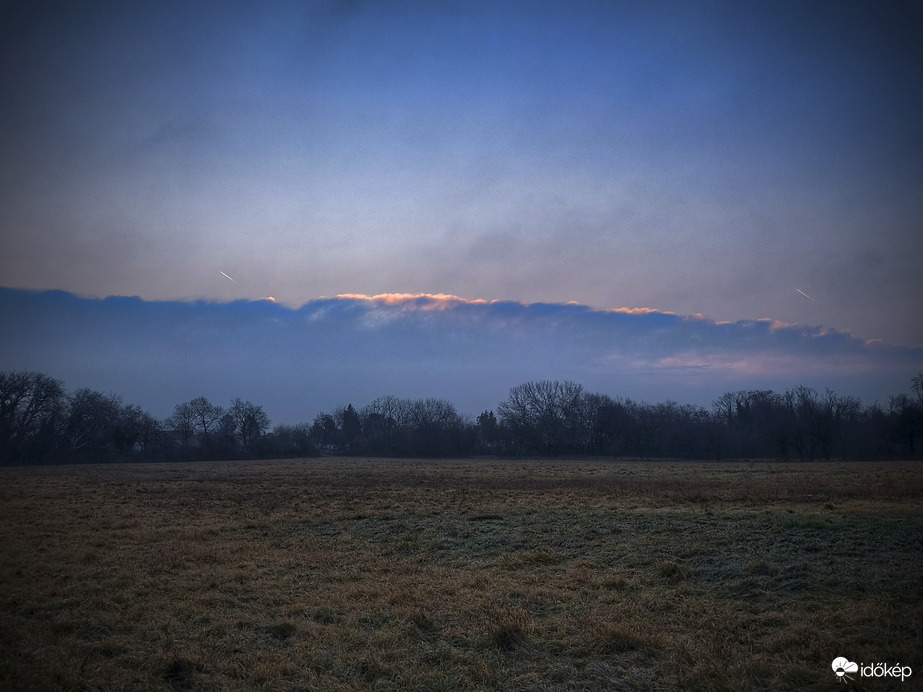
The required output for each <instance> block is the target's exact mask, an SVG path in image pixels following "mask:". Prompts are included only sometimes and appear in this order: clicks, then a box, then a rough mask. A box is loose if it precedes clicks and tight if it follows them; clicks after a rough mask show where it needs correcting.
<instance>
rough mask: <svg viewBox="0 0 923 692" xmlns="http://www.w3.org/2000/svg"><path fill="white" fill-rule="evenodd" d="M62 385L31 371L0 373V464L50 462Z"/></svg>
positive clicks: (60, 419)
mask: <svg viewBox="0 0 923 692" xmlns="http://www.w3.org/2000/svg"><path fill="white" fill-rule="evenodd" d="M64 402H65V394H64V386H63V385H62V384H61V382H59V381H58V380H55V379H53V378H51V377H49V376H48V375H44V374H42V373H40V372H34V371H21V372H0V463H10V462H16V461H52V460H53V458H51V457H52V455H53V454H54V449H55V441H56V437H57V434H58V431H59V428H60V426H61V424H62V422H63V418H64Z"/></svg>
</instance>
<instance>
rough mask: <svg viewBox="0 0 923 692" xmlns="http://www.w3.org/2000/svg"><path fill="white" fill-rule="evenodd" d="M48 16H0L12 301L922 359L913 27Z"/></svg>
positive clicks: (921, 170) (1, 271)
mask: <svg viewBox="0 0 923 692" xmlns="http://www.w3.org/2000/svg"><path fill="white" fill-rule="evenodd" d="M65 5H66V4H65V3H58V2H43V1H42V0H38V1H36V2H30V3H19V4H17V5H15V6H10V7H6V6H4V7H5V8H4V9H2V10H0V89H2V92H0V93H2V94H3V95H4V97H3V105H2V106H0V286H2V287H5V288H7V289H15V290H17V291H48V290H60V291H66V292H68V293H71V294H73V295H75V296H79V297H81V298H85V299H103V298H106V297H107V296H126V297H137V298H139V299H140V300H138V301H136V302H133V303H130V305H133V306H135V309H137V310H138V311H139V312H140V313H145V314H146V313H147V311H148V309H153V308H152V307H151V304H155V305H161V306H163V305H168V304H169V305H174V304H176V305H188V306H199V308H201V309H203V310H205V307H204V305H203V304H200V301H204V304H205V305H212V304H213V305H215V306H220V305H222V304H229V303H232V301H243V302H242V303H232V304H234V305H237V306H238V307H240V306H241V305H245V304H248V303H250V302H254V303H255V304H256V303H259V301H260V300H261V299H263V298H267V297H273V298H274V299H275V300H276V301H277V303H276V307H275V308H273V309H277V310H282V309H287V310H289V311H290V312H291V314H292V315H299V314H301V313H300V312H299V310H302V309H305V310H308V309H309V308H310V306H312V305H317V304H318V301H323V300H331V299H335V297H336V296H342V295H354V296H359V295H362V296H376V295H418V294H423V295H435V296H441V295H453V296H459V297H460V299H461V303H460V304H461V305H468V304H469V302H470V301H486V304H487V305H509V306H514V305H518V306H536V305H542V306H557V308H555V309H560V310H564V311H565V313H566V314H568V315H570V314H573V313H572V312H568V310H570V311H573V310H578V308H573V307H570V308H566V307H565V306H567V305H568V304H570V303H576V304H578V305H579V306H582V307H580V308H579V310H583V311H584V313H585V314H590V315H601V314H610V313H609V312H608V311H611V310H616V309H620V308H626V309H635V310H637V309H642V308H643V309H647V310H652V311H654V312H653V313H649V314H657V315H661V316H664V315H669V314H672V315H673V316H675V317H676V318H677V319H679V318H687V317H689V316H697V317H690V318H689V319H690V320H691V321H690V323H695V324H713V325H720V324H723V323H730V324H757V325H764V324H777V323H779V324H786V325H797V329H800V330H802V332H803V333H815V334H826V333H837V334H841V335H844V336H843V337H842V338H844V339H856V340H857V341H856V343H866V342H874V343H879V341H878V340H880V342H881V343H883V344H885V345H886V346H888V347H892V346H893V347H895V348H897V347H900V348H903V349H905V351H902V353H915V351H914V350H913V349H915V348H918V347H921V346H923V319H921V315H923V285H921V284H923V281H921V276H923V271H921V270H923V259H921V258H923V194H920V191H921V190H923V117H920V116H921V113H923V42H921V41H920V40H919V37H920V35H923V5H921V3H920V2H919V1H913V2H911V1H905V2H899V1H895V2H886V3H881V2H856V1H852V0H829V1H824V0H817V1H815V2H809V3H805V2H786V1H777V2H776V1H774V2H750V1H748V0H742V1H741V0H736V1H733V2H731V1H728V2H724V1H718V0H715V1H701V2H695V1H688V2H680V1H674V2H660V1H658V0H653V1H651V2H636V3H629V2H601V1H599V2H597V1H590V0H585V1H581V0H577V1H574V2H563V1H559V2H554V1H546V0H532V1H528V2H526V1H510V2H502V1H501V2H498V1H495V0H494V1H484V2H481V1H478V0H470V1H466V2H451V1H445V2H414V1H407V2H400V1H397V2H371V1H368V2H366V1H362V0H349V1H347V0H343V1H334V0H326V1H322V0H318V1H316V2H284V1H280V2H235V1H230V2H209V1H207V0H205V1H203V2H194V3H189V2H171V1H170V0H166V1H161V2H156V3H155V2H150V3H124V2H121V3H119V2H81V3H69V4H67V5H68V6H65ZM10 295H17V296H19V297H20V298H22V299H23V300H25V296H26V295H31V294H25V293H23V294H19V293H15V294H10ZM10 300H12V299H10ZM340 300H345V299H340ZM102 302H103V303H104V302H105V301H102ZM379 302H380V301H379ZM101 304H102V303H101ZM337 304H338V305H339V303H337ZM470 304H471V305H483V303H477V302H473V303H470ZM259 305H260V307H261V309H265V308H266V306H265V305H264V304H263V303H259ZM214 309H215V310H216V311H218V312H220V310H221V308H220V307H215V308H214ZM228 309H230V308H228ZM524 309H525V308H524ZM548 309H549V310H551V308H550V307H549V308H548ZM206 312H207V311H206ZM463 312H464V311H458V310H455V309H453V310H446V311H443V313H442V314H443V316H449V315H459V314H461V313H463ZM527 312H528V310H527ZM537 312H541V311H540V310H537ZM209 314H211V313H209ZM283 314H288V313H283ZM529 314H532V313H529ZM612 314H631V313H612ZM638 314H639V315H641V314H642V313H638ZM128 317H132V318H134V317H135V316H130V315H126V316H125V319H128ZM639 320H640V321H639V322H638V323H637V324H638V325H642V324H646V325H649V328H650V329H651V330H652V334H658V333H659V332H658V331H657V330H658V329H659V327H658V323H657V322H656V320H648V321H646V322H645V321H644V319H641V318H639ZM697 320H698V321H697ZM536 324H538V323H536ZM633 324H634V323H633ZM578 327H579V328H581V329H582V328H586V329H589V328H590V327H589V326H587V325H586V324H585V323H584V322H582V321H580V320H578V321H577V322H575V323H574V325H573V328H574V329H578ZM444 328H445V329H446V330H451V328H452V325H450V324H446V325H444ZM466 328H470V325H468V326H467V327H466ZM793 328H795V327H793ZM812 330H813V331H812ZM706 331H707V330H706ZM719 331H720V330H719ZM709 333H710V334H711V333H712V332H709ZM715 333H717V332H715ZM491 334H494V333H493V332H491ZM479 336H480V337H484V338H486V337H487V336H488V333H487V332H485V333H484V334H481V335H479ZM494 337H495V338H497V339H501V337H502V335H498V334H494ZM36 338H39V337H36ZM472 338H473V337H472ZM536 338H542V336H541V334H539V333H536ZM587 338H589V337H587ZM652 338H653V337H652ZM676 338H677V339H678V338H679V337H678V336H677V337H676ZM690 338H691V337H690ZM0 339H4V340H7V341H10V339H9V337H8V336H4V337H0ZM547 340H548V342H549V343H551V342H553V339H552V337H551V336H547ZM20 342H21V340H20ZM499 343H501V342H500V341H498V344H499ZM502 343H504V344H506V345H507V346H509V345H510V344H509V343H508V342H502ZM850 343H852V342H850ZM7 346H8V344H7ZM38 346H44V344H33V347H34V348H33V349H32V350H34V351H40V350H41V348H38ZM682 347H683V345H682V344H677V347H676V349H677V353H679V352H681V350H682ZM23 348H26V349H27V350H28V346H23ZM126 348H127V347H126ZM626 348H627V347H626ZM792 348H793V351H792V352H791V353H790V354H788V355H787V356H783V354H781V353H780V354H779V357H780V358H781V357H786V358H789V359H790V360H792V359H797V358H798V357H800V352H799V351H798V350H797V349H795V348H794V347H792ZM906 349H909V351H908V350H906ZM373 351H374V349H371V350H369V352H368V354H369V355H368V358H369V361H368V363H367V364H366V365H365V366H364V367H366V366H367V367H368V368H369V372H370V373H374V372H377V371H376V370H375V368H376V367H378V365H377V361H376V358H375V357H373V355H374V354H373ZM5 354H6V355H5V356H4V358H5V359H6V361H7V363H9V364H10V365H7V363H4V362H0V369H8V368H9V367H12V365H13V364H15V363H18V362H20V361H21V360H28V353H25V354H14V353H12V352H11V349H10V348H9V347H6V348H5ZM20 355H22V356H23V357H20ZM238 355H241V357H243V355H244V354H238ZM69 357H70V356H68V355H67V354H62V355H61V358H62V359H63V360H61V361H60V362H59V363H52V364H51V365H53V366H58V367H57V369H58V370H59V371H70V369H71V363H70V361H69V360H68V358H69ZM74 357H75V358H77V357H78V356H74ZM79 357H83V356H82V355H81V356H79ZM124 357H125V358H128V357H130V354H128V353H127V351H126V353H125V355H124ZM228 357H229V358H233V357H235V356H234V354H232V353H229V354H228ZM549 357H550V356H549ZM663 357H664V358H666V357H668V356H663ZM673 357H676V358H679V357H680V356H679V355H675V356H673ZM898 360H900V359H898ZM518 362H520V363H522V364H523V366H524V367H523V369H522V374H523V376H524V379H526V380H528V379H536V376H534V375H530V374H528V373H530V372H533V371H534V372H536V373H537V372H538V371H540V370H543V368H542V367H541V366H544V365H546V363H545V362H543V361H539V360H536V361H535V367H534V368H531V369H530V368H529V367H525V366H526V365H527V364H528V363H529V361H528V360H527V359H526V358H525V357H523V358H520V359H519V361H518ZM677 362H678V361H677ZM734 362H736V361H734V360H733V359H732V360H730V361H729V362H728V365H727V367H728V368H730V370H729V371H734V366H733V363H734ZM901 362H903V361H901ZM442 365H443V366H445V370H446V372H450V371H451V370H452V368H454V367H457V368H459V370H460V371H462V370H465V371H466V370H467V369H468V368H470V367H471V365H470V363H466V362H464V358H463V354H460V353H455V354H454V355H446V360H445V361H444V362H443V363H442ZM87 367H89V366H87ZM382 367H383V366H382ZM611 367H612V368H613V372H612V373H609V374H608V375H606V376H607V377H609V378H610V379H608V380H606V381H607V382H609V381H615V380H614V379H612V378H615V377H616V375H617V374H618V372H616V371H617V370H618V368H622V367H628V366H626V365H625V363H624V362H622V363H615V362H614V361H613V362H612V363H611ZM715 367H717V366H715ZM908 367H909V366H908ZM913 367H916V366H913ZM47 369H48V370H52V369H54V368H51V367H49V368H47ZM544 369H545V370H547V368H544ZM735 372H738V375H740V377H738V380H739V383H740V384H741V386H742V387H744V388H746V386H747V383H748V381H747V380H746V379H745V378H744V377H743V374H744V370H741V369H738V370H736V371H735ZM785 372H789V371H785ZM791 372H792V374H797V372H799V371H798V370H797V368H796V369H794V370H792V371H791ZM871 372H872V371H868V372H867V375H868V377H871V376H872V375H871V374H869V373H871ZM49 374H54V373H52V372H49ZM622 374H623V375H624V376H625V377H634V376H635V375H634V374H633V373H630V372H623V373H622ZM780 374H781V371H780ZM913 374H916V373H915V372H914V371H913V369H912V368H909V369H908V371H907V372H906V373H905V376H904V379H906V380H908V381H909V377H910V376H912V375H913ZM830 376H831V383H830V384H831V386H834V387H836V385H837V384H838V383H839V382H840V380H836V378H835V377H833V373H831V374H830ZM880 376H881V377H880V380H879V382H880V386H879V387H878V389H881V390H883V389H885V386H886V385H887V386H890V384H891V382H892V381H893V380H891V379H889V378H890V377H891V376H890V375H887V374H886V373H885V372H884V371H883V370H882V371H881V372H880ZM106 377H107V374H106V372H105V364H99V365H98V366H97V375H96V379H95V380H94V379H93V377H90V376H89V374H87V375H86V377H84V378H83V379H81V382H87V385H86V386H91V383H92V382H94V381H100V382H102V381H104V380H105V379H106ZM382 377H384V375H382ZM600 377H603V375H600ZM490 379H491V378H485V382H486V381H487V380H490ZM510 379H512V377H511V376H510V377H504V378H503V381H504V383H505V382H506V381H507V380H510ZM635 379H636V380H637V382H636V384H635V385H633V386H634V387H635V389H634V390H632V391H630V392H625V393H626V394H627V395H631V396H634V397H636V398H651V399H659V398H663V397H661V396H659V394H658V390H656V389H654V388H653V387H647V386H645V385H644V384H643V381H644V378H641V377H635ZM421 381H422V380H421ZM491 381H492V382H495V381H496V378H493V380H491ZM519 381H522V380H519ZM519 381H513V382H510V385H515V384H518V383H519ZM600 381H602V380H600ZM716 381H717V380H716ZM204 384H205V383H203V386H204ZM583 384H585V385H586V386H587V387H588V388H589V389H599V388H598V387H595V386H594V383H593V382H589V381H584V382H583ZM790 384H794V383H790ZM454 386H456V387H457V388H458V391H459V393H461V392H462V390H464V389H465V388H469V389H470V388H471V387H472V386H473V385H472V384H471V379H470V378H468V379H467V380H464V381H462V380H458V381H457V382H456V383H455V385H454ZM484 386H485V389H484V391H483V394H482V399H484V400H485V401H484V404H483V406H484V407H488V406H493V405H495V403H496V402H495V392H494V391H493V390H489V389H488V388H486V387H487V384H485V385H484ZM690 386H691V385H690ZM124 389H126V387H120V388H119V390H120V391H121V390H124ZM443 389H445V390H446V392H445V395H450V394H451V393H452V391H454V390H452V387H451V386H449V385H448V384H446V385H445V386H444V387H443ZM671 391H672V392H673V393H672V394H671V398H674V399H678V400H680V401H684V400H691V399H695V398H696V397H698V396H699V395H700V394H701V392H700V391H699V390H695V389H689V390H688V392H687V393H688V396H684V395H683V390H682V389H681V388H680V389H676V388H673V389H672V390H671ZM870 391H871V390H870ZM875 391H877V390H875ZM384 393H396V392H378V393H377V394H376V395H378V394H384ZM434 394H435V392H434ZM151 396H152V397H153V396H154V394H152V395H151ZM466 396H467V395H466ZM875 396H879V395H878V394H876V395H875ZM267 398H268V397H267ZM449 398H451V397H449ZM471 398H472V399H473V398H476V396H475V395H474V394H472V397H471ZM280 402H281V395H280ZM138 403H142V404H143V403H144V402H143V401H139V402H138ZM279 406H280V410H281V409H282V408H284V406H283V404H281V403H280V404H279ZM286 410H287V409H286Z"/></svg>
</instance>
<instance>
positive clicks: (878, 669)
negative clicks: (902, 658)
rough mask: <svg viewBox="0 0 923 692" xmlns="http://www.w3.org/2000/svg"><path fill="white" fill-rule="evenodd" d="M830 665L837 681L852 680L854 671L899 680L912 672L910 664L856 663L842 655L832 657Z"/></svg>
mask: <svg viewBox="0 0 923 692" xmlns="http://www.w3.org/2000/svg"><path fill="white" fill-rule="evenodd" d="M832 667H833V672H834V673H836V679H837V682H846V681H847V680H852V679H853V677H854V676H855V674H856V673H858V674H859V675H860V676H861V677H863V678H900V679H901V682H903V681H904V680H906V679H907V678H909V677H910V676H911V675H912V674H913V671H912V670H911V669H910V666H902V665H901V664H900V663H897V664H895V665H893V666H892V665H891V664H890V663H870V664H868V665H866V664H865V663H858V664H857V663H854V662H853V661H850V660H849V659H848V658H843V657H842V656H839V657H837V658H835V659H833V664H832ZM850 674H852V675H850Z"/></svg>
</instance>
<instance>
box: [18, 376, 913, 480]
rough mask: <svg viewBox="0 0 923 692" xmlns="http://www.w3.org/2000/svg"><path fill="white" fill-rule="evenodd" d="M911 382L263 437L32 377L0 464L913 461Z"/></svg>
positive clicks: (528, 399) (542, 408)
mask: <svg viewBox="0 0 923 692" xmlns="http://www.w3.org/2000/svg"><path fill="white" fill-rule="evenodd" d="M921 433H923V373H920V374H919V375H917V376H915V377H913V378H911V391H910V394H906V393H905V394H897V395H894V396H891V397H889V398H888V401H887V402H886V403H885V404H880V403H878V402H875V403H873V404H870V405H867V406H863V405H862V403H861V402H860V400H859V399H857V398H855V397H852V396H847V395H841V394H836V393H835V392H833V391H831V390H826V391H825V392H823V393H819V392H818V391H816V390H814V389H812V388H810V387H804V386H797V387H793V388H791V389H787V390H786V391H784V392H782V393H777V392H774V391H772V390H749V391H736V392H727V393H725V394H722V395H721V396H720V397H718V398H717V399H715V400H714V402H713V403H712V407H711V408H710V409H708V408H705V407H702V406H697V405H689V404H678V403H677V402H675V401H666V402H661V403H654V404H651V403H646V402H639V401H634V400H632V399H630V398H614V397H611V396H609V395H607V394H599V393H592V392H588V391H587V390H585V389H584V388H583V386H582V385H579V384H576V383H574V382H559V381H548V380H543V381H537V382H527V383H524V384H521V385H518V386H515V387H513V388H512V389H510V392H509V395H508V397H507V398H506V400H504V401H503V402H501V403H500V404H499V405H498V406H497V408H496V410H495V411H494V410H486V411H484V412H482V413H481V414H480V415H478V416H477V417H476V418H472V417H470V416H465V415H462V414H460V413H459V412H458V411H457V410H456V408H455V406H454V405H453V404H452V403H451V402H450V401H446V400H444V399H433V398H425V399H404V398H399V397H394V396H384V397H379V398H378V399H375V400H374V401H372V402H371V403H369V404H367V405H365V406H363V407H361V408H359V409H356V408H355V407H354V406H353V405H352V404H349V405H347V406H345V407H339V408H337V409H335V410H333V411H329V412H322V413H319V414H317V416H315V418H314V420H313V421H312V422H310V423H307V422H305V423H300V424H297V425H277V426H275V427H272V423H271V421H270V419H269V416H268V415H267V414H266V413H265V411H264V410H263V407H262V406H260V405H257V404H254V403H252V402H250V401H243V400H241V399H239V398H237V399H234V400H233V401H232V402H231V403H230V405H229V406H227V407H222V406H220V405H217V404H214V403H212V402H211V401H209V400H208V399H207V398H205V397H197V398H195V399H192V400H190V401H187V402H183V403H180V404H177V405H176V406H175V407H174V409H173V412H172V414H171V415H170V416H168V417H167V418H165V419H162V420H159V419H157V418H155V417H153V416H151V415H150V414H149V413H147V412H146V411H144V410H143V409H141V407H139V406H137V405H133V404H125V403H123V401H122V399H121V397H120V396H118V395H116V394H103V393H101V392H97V391H93V390H90V389H79V390H77V391H74V392H67V391H66V390H65V388H64V385H63V383H61V382H60V381H58V380H56V379H54V378H52V377H49V376H48V375H45V374H43V373H39V372H31V371H23V372H0V464H23V463H39V464H41V463H74V462H113V461H131V460H137V461H144V460H148V461H165V460H167V461H168V460H198V459H203V460H204V459H252V458H272V457H309V456H316V455H318V454H363V455H377V456H399V457H453V456H474V455H499V456H517V457H523V456H542V457H548V456H551V457H553V456H561V455H594V456H610V457H616V458H640V459H647V458H679V459H717V460H721V459H783V460H802V461H813V460H818V459H825V460H830V459H896V458H917V457H919V455H920V449H919V446H920V445H919V439H920V436H921Z"/></svg>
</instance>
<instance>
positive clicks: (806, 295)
mask: <svg viewBox="0 0 923 692" xmlns="http://www.w3.org/2000/svg"><path fill="white" fill-rule="evenodd" d="M225 276H227V274H225ZM228 278H229V279H230V278H231V277H230V276H228ZM795 290H796V291H798V292H799V293H800V294H801V295H803V296H804V297H805V298H807V299H808V300H810V301H811V302H812V303H816V302H817V301H816V300H814V299H813V298H812V297H811V296H809V295H808V294H807V293H805V292H804V291H802V290H801V289H800V288H796V289H795Z"/></svg>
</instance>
